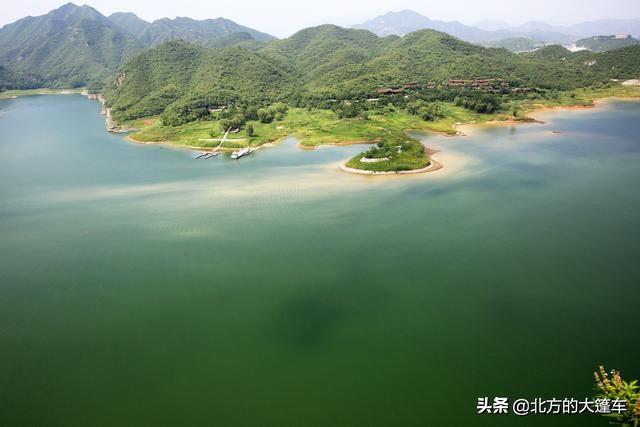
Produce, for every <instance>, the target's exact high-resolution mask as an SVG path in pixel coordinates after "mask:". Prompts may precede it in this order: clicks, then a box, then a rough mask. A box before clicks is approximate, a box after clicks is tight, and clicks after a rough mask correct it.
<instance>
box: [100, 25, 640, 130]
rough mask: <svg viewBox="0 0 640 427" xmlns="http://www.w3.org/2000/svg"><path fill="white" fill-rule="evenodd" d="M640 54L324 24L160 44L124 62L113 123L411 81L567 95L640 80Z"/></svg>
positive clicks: (319, 97)
mask: <svg viewBox="0 0 640 427" xmlns="http://www.w3.org/2000/svg"><path fill="white" fill-rule="evenodd" d="M639 51H640V47H638V46H633V47H629V48H625V49H620V50H616V51H612V52H605V53H593V52H576V53H571V52H569V51H567V50H566V49H564V48H562V47H560V46H551V47H548V48H544V49H541V50H539V51H537V52H533V53H529V54H515V53H511V52H509V51H507V50H506V49H488V48H483V47H480V46H476V45H473V44H470V43H466V42H463V41H461V40H459V39H456V38H454V37H451V36H449V35H447V34H444V33H440V32H437V31H432V30H422V31H418V32H414V33H411V34H408V35H406V36H405V37H402V38H400V37H397V36H391V37H386V38H380V37H377V36H375V35H374V34H372V33H370V32H368V31H364V30H353V29H344V28H340V27H336V26H333V25H322V26H319V27H314V28H308V29H305V30H302V31H300V32H298V33H296V34H294V35H293V36H291V37H290V38H288V39H284V40H277V41H273V42H270V43H267V44H266V45H264V46H262V47H260V48H259V49H257V50H248V49H245V48H242V47H239V46H233V47H227V48H224V49H216V50H211V49H204V48H201V47H197V46H195V45H192V44H188V43H186V42H171V43H168V44H162V45H160V46H158V47H157V48H154V49H152V50H149V51H147V52H145V53H143V54H142V55H140V56H138V57H136V58H134V59H132V60H130V61H128V62H127V63H126V64H125V65H124V66H123V67H122V68H121V69H120V72H119V77H118V79H117V81H116V84H115V85H114V86H113V87H112V88H111V89H110V90H109V91H107V93H106V97H107V102H108V104H109V105H110V106H111V107H113V113H114V116H115V118H116V119H131V118H136V117H144V116H147V115H155V114H159V113H162V112H163V111H167V110H170V111H171V112H172V114H173V113H175V114H177V115H178V116H182V117H183V118H185V120H187V121H188V120H190V119H193V118H197V117H204V116H206V115H207V113H206V109H207V108H211V109H214V108H215V107H218V106H221V105H228V104H234V103H235V104H237V103H250V104H258V105H264V104H268V103H270V102H273V101H277V100H285V101H289V102H292V103H298V104H302V105H304V104H305V103H306V102H307V101H309V100H314V102H318V101H328V100H331V99H345V100H350V99H362V98H365V97H371V96H372V95H373V94H375V92H376V89H379V88H383V87H401V86H402V85H403V84H406V83H408V82H418V83H419V84H422V85H424V84H425V83H427V82H439V83H446V82H448V81H449V79H474V78H477V79H480V78H502V79H504V80H505V81H506V82H508V84H509V87H519V86H521V87H527V88H532V89H540V90H547V89H557V90H566V89H574V88H578V87H586V86H589V85H592V84H599V83H602V82H605V81H608V80H609V79H611V78H631V77H634V76H637V75H638V73H640V54H639V53H640V52H639ZM194 111H195V113H194ZM200 114H203V115H200Z"/></svg>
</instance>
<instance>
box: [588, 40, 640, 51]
mask: <svg viewBox="0 0 640 427" xmlns="http://www.w3.org/2000/svg"><path fill="white" fill-rule="evenodd" d="M637 44H640V40H638V39H634V38H633V37H627V38H617V37H616V36H594V37H587V38H584V39H580V40H578V41H576V42H575V45H576V46H577V47H583V48H585V49H589V50H590V51H593V52H606V51H608V50H613V49H620V48H621V47H627V46H633V45H637Z"/></svg>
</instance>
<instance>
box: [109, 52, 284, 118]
mask: <svg viewBox="0 0 640 427" xmlns="http://www.w3.org/2000/svg"><path fill="white" fill-rule="evenodd" d="M294 75H295V73H294V72H293V70H292V69H291V68H290V67H288V66H287V65H286V63H284V62H280V61H278V60H276V59H274V58H271V57H269V56H266V55H264V54H261V53H258V52H254V51H251V50H248V49H244V48H241V47H231V48H221V49H206V48H202V47H199V46H196V45H193V44H190V43H187V42H185V41H181V40H176V41H171V42H167V43H164V44H162V45H160V46H158V47H155V48H152V49H149V50H147V51H145V52H144V53H142V54H141V55H138V56H137V57H135V58H133V59H132V60H130V61H128V62H127V63H126V64H124V65H123V66H122V67H121V69H120V70H119V72H118V75H117V77H116V81H115V83H114V86H113V87H112V88H111V89H109V90H107V91H106V92H105V96H106V97H107V100H108V104H109V105H110V106H112V112H113V115H114V118H116V119H118V120H130V119H133V118H138V117H145V116H152V115H156V114H160V113H163V112H164V111H165V110H167V113H168V114H172V115H179V116H188V117H189V118H193V119H198V118H201V117H203V116H205V115H208V114H209V110H211V109H216V108H219V107H223V106H228V105H231V104H235V103H239V102H251V103H254V104H257V105H262V104H268V103H269V102H272V101H274V100H278V99H287V97H288V95H290V94H291V93H292V92H293V90H294V88H295V81H296V79H295V78H294Z"/></svg>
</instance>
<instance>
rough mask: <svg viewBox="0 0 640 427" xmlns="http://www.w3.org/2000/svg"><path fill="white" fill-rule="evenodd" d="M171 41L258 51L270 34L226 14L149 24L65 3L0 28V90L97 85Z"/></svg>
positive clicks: (125, 15)
mask: <svg viewBox="0 0 640 427" xmlns="http://www.w3.org/2000/svg"><path fill="white" fill-rule="evenodd" d="M174 39H185V40H188V41H192V42H194V43H197V44H199V45H202V46H207V47H216V48H217V47H225V46H231V45H236V44H239V45H243V46H246V47H247V48H252V49H256V48H257V47H259V46H260V44H261V43H263V42H265V41H267V40H271V39H273V37H272V36H270V35H268V34H264V33H261V32H259V31H256V30H253V29H251V28H247V27H244V26H242V25H238V24H236V23H235V22H233V21H230V20H227V19H224V18H218V19H209V20H203V21H197V20H193V19H189V18H176V19H166V18H165V19H160V20H157V21H154V22H152V23H149V22H146V21H144V20H142V19H140V18H138V17H137V16H136V15H134V14H132V13H114V14H112V15H111V16H110V17H109V18H107V17H105V16H104V15H102V14H101V13H100V12H98V11H97V10H95V9H93V8H91V7H89V6H86V5H85V6H82V7H80V6H76V5H74V4H72V3H68V4H66V5H64V6H62V7H60V8H58V9H55V10H53V11H51V12H49V13H48V14H46V15H42V16H37V17H27V18H24V19H21V20H18V21H16V22H14V23H12V24H9V25H5V26H4V27H2V28H1V29H0V66H2V67H4V68H5V69H6V70H7V71H6V72H3V73H2V74H1V75H0V78H1V80H0V88H14V89H17V88H35V87H43V86H46V87H78V86H91V87H95V88H101V87H103V86H104V85H105V83H108V82H109V81H110V80H111V79H112V78H113V75H114V74H115V70H116V69H117V68H118V67H119V66H120V65H121V64H122V63H123V62H124V60H125V59H127V58H130V57H132V56H134V55H136V54H138V53H140V52H142V51H143V50H144V49H145V48H147V47H149V46H152V45H157V44H160V43H162V42H164V41H167V40H174ZM21 76H24V78H21Z"/></svg>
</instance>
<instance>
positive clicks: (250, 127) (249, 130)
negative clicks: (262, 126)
mask: <svg viewBox="0 0 640 427" xmlns="http://www.w3.org/2000/svg"><path fill="white" fill-rule="evenodd" d="M245 131H246V132H247V136H253V135H254V130H253V125H252V124H251V123H249V124H247V126H246V127H245Z"/></svg>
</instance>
